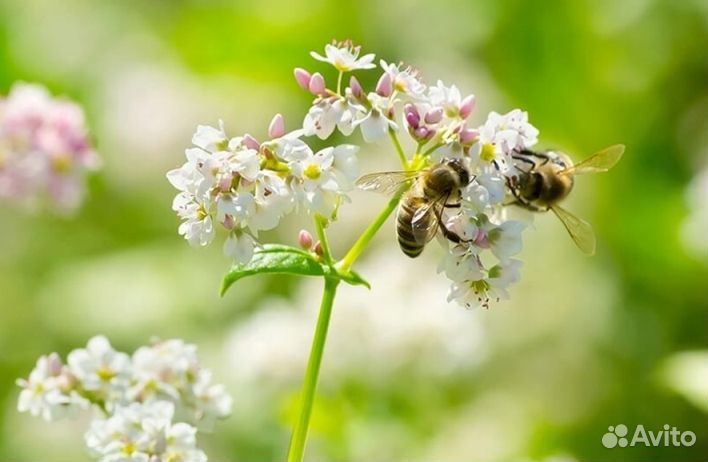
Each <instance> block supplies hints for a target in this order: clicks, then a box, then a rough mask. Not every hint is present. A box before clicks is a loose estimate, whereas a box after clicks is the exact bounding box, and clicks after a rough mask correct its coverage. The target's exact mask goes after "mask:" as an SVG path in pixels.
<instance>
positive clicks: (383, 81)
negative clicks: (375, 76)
mask: <svg viewBox="0 0 708 462" xmlns="http://www.w3.org/2000/svg"><path fill="white" fill-rule="evenodd" d="M376 93H377V94H379V95H381V96H383V97H388V96H391V93H393V82H392V81H391V74H389V73H388V72H385V73H384V74H383V75H382V76H381V78H380V79H379V82H378V83H377V84H376Z"/></svg>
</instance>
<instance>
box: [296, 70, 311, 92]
mask: <svg viewBox="0 0 708 462" xmlns="http://www.w3.org/2000/svg"><path fill="white" fill-rule="evenodd" d="M311 78H312V75H311V74H310V73H309V72H307V71H306V70H305V69H301V68H299V67H296V68H295V80H296V81H297V84H298V85H300V88H302V89H303V90H305V91H309V90H310V79H311Z"/></svg>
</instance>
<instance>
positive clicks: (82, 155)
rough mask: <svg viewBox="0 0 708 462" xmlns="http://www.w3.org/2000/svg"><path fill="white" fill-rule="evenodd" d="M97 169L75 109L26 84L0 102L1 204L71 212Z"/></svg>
mask: <svg viewBox="0 0 708 462" xmlns="http://www.w3.org/2000/svg"><path fill="white" fill-rule="evenodd" d="M99 164H100V162H99V158H98V156H97V155H96V153H95V152H94V150H93V148H92V147H91V142H90V139H89V136H88V130H87V128H86V125H85V121H84V113H83V110H82V109H81V108H80V107H79V106H78V105H76V104H74V103H72V102H70V101H66V100H63V99H55V98H52V96H51V95H50V94H49V92H48V91H47V90H46V89H45V88H44V87H42V86H40V85H34V84H25V83H18V84H15V85H14V86H13V87H12V89H11V90H10V94H9V95H8V96H7V97H0V200H5V201H8V202H12V203H16V204H20V205H21V206H24V207H29V208H34V209H36V208H39V207H41V206H46V208H47V209H49V210H51V211H54V212H57V213H60V214H62V213H69V212H72V211H73V210H75V209H76V208H77V207H78V206H79V205H80V204H81V202H82V200H83V198H84V195H85V187H86V186H85V183H86V174H87V173H88V172H89V171H92V170H96V169H97V168H98V166H99Z"/></svg>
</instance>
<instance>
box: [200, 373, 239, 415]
mask: <svg viewBox="0 0 708 462" xmlns="http://www.w3.org/2000/svg"><path fill="white" fill-rule="evenodd" d="M193 394H194V400H195V408H196V413H197V416H196V417H197V419H198V420H199V422H200V426H203V427H205V428H210V427H211V425H212V424H213V422H214V420H216V419H223V418H224V417H227V416H228V415H230V414H231V408H232V406H233V399H232V398H231V396H230V395H229V394H228V393H227V392H226V387H224V385H222V384H213V383H212V382H211V372H210V371H207V370H201V371H199V375H198V376H197V379H196V382H195V383H194V387H193Z"/></svg>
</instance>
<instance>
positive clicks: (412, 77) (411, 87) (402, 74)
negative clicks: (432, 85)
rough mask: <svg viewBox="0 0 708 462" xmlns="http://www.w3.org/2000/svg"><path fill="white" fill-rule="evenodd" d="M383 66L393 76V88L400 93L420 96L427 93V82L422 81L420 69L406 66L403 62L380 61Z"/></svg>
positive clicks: (415, 96)
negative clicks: (419, 73)
mask: <svg viewBox="0 0 708 462" xmlns="http://www.w3.org/2000/svg"><path fill="white" fill-rule="evenodd" d="M380 64H381V68H382V69H383V70H384V72H385V73H387V74H389V75H390V76H391V83H392V85H393V89H394V90H395V91H397V92H399V93H404V94H406V95H409V96H412V97H414V98H420V97H422V96H423V94H424V93H425V84H423V82H421V81H420V76H419V75H418V71H417V70H416V69H413V67H411V66H404V65H403V63H399V64H394V63H387V62H386V61H384V60H381V62H380Z"/></svg>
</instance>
